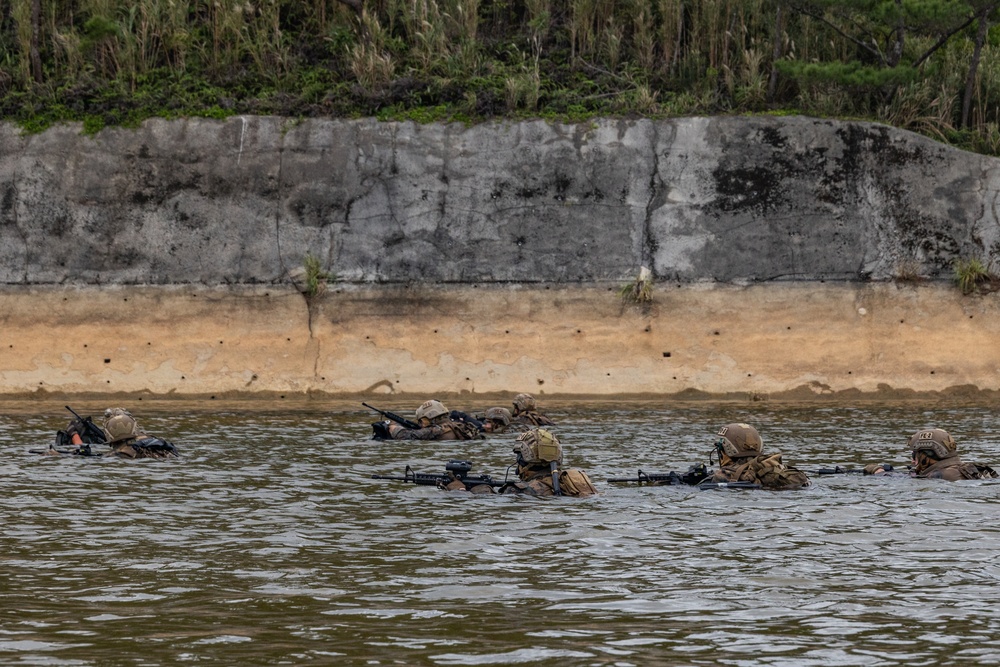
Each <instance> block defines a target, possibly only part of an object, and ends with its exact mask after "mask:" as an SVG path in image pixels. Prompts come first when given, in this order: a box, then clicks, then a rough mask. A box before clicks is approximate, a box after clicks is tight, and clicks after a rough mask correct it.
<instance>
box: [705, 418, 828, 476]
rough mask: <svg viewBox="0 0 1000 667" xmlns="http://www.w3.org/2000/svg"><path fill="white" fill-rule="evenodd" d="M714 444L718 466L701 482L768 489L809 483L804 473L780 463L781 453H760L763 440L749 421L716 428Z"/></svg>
mask: <svg viewBox="0 0 1000 667" xmlns="http://www.w3.org/2000/svg"><path fill="white" fill-rule="evenodd" d="M718 435H719V439H718V440H716V442H715V446H716V450H717V451H718V453H719V469H718V470H716V471H715V473H713V474H712V476H711V477H709V478H707V479H706V480H705V481H708V482H751V483H754V484H760V485H761V488H764V489H768V490H772V491H786V490H789V489H801V488H803V487H806V486H809V478H808V477H807V476H806V474H805V473H804V472H802V471H801V470H798V469H796V468H792V467H789V466H786V465H784V464H783V463H782V462H781V454H762V453H761V449H763V446H764V442H763V441H762V440H761V438H760V434H759V433H758V432H757V429H755V428H754V427H753V426H750V425H749V424H728V425H726V426H723V427H722V428H721V429H720V430H719V433H718Z"/></svg>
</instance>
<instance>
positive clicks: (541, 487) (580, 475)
mask: <svg viewBox="0 0 1000 667" xmlns="http://www.w3.org/2000/svg"><path fill="white" fill-rule="evenodd" d="M501 492H502V493H523V494H525V495H529V496H554V495H555V489H554V487H553V486H552V475H551V474H541V475H538V476H537V477H532V478H531V479H529V480H527V481H523V482H513V483H511V484H509V485H508V486H506V487H504V488H503V489H501ZM559 493H560V494H561V495H564V496H569V497H571V498H582V497H585V496H593V495H596V494H597V488H596V487H595V486H594V483H593V482H591V481H590V477H588V476H587V473H585V472H584V471H582V470H580V469H579V468H568V469H566V470H560V471H559Z"/></svg>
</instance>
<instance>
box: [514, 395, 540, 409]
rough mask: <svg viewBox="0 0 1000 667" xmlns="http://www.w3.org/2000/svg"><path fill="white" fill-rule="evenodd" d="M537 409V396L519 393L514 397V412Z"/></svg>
mask: <svg viewBox="0 0 1000 667" xmlns="http://www.w3.org/2000/svg"><path fill="white" fill-rule="evenodd" d="M534 409H535V397H534V396H532V395H531V394H518V395H517V396H515V397H514V412H528V411H529V410H534Z"/></svg>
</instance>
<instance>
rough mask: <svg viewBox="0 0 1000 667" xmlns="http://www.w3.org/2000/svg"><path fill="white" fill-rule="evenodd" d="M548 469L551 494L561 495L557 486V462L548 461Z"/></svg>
mask: <svg viewBox="0 0 1000 667" xmlns="http://www.w3.org/2000/svg"><path fill="white" fill-rule="evenodd" d="M549 470H551V471H552V494H553V495H556V496H561V495H562V489H560V488H559V462H558V461H549Z"/></svg>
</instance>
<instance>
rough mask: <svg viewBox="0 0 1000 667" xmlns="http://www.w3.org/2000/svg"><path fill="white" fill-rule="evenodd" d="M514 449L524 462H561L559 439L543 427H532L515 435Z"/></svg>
mask: <svg viewBox="0 0 1000 667" xmlns="http://www.w3.org/2000/svg"><path fill="white" fill-rule="evenodd" d="M514 451H515V452H516V453H517V454H518V455H519V456H520V458H521V460H522V461H523V462H524V463H526V464H529V465H531V464H537V463H551V462H552V461H555V462H557V463H562V445H560V444H559V439H558V438H556V436H555V435H553V434H552V432H551V431H548V430H546V429H544V428H533V429H531V430H530V431H525V432H524V433H522V434H521V435H519V436H517V444H516V445H515V446H514Z"/></svg>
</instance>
